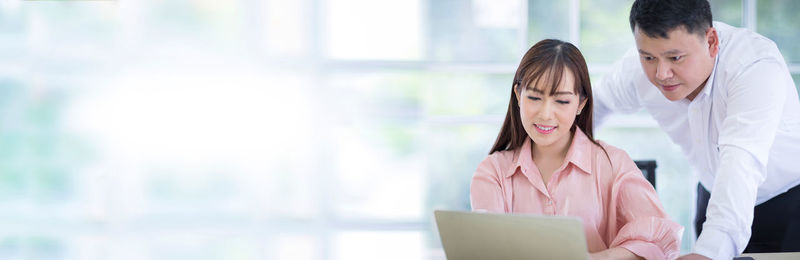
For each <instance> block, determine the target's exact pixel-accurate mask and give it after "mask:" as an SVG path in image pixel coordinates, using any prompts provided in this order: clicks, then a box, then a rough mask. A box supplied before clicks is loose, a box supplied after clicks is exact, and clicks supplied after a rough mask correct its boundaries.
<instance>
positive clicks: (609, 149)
mask: <svg viewBox="0 0 800 260" xmlns="http://www.w3.org/2000/svg"><path fill="white" fill-rule="evenodd" d="M597 143H598V144H599V145H600V147H602V149H594V151H595V152H594V155H595V156H596V158H602V160H598V161H607V162H609V163H610V166H611V171H612V172H618V171H620V170H626V169H627V168H630V167H631V166H632V165H635V163H634V162H633V159H631V157H630V155H628V153H627V152H625V150H622V149H621V148H619V147H616V146H613V145H611V144H608V143H606V142H604V141H602V140H597ZM633 167H635V166H633Z"/></svg>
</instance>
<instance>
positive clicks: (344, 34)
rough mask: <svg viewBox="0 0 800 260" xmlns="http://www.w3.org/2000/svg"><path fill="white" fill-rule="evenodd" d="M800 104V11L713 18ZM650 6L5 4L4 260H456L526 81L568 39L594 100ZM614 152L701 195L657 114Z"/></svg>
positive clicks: (689, 201)
mask: <svg viewBox="0 0 800 260" xmlns="http://www.w3.org/2000/svg"><path fill="white" fill-rule="evenodd" d="M711 3H712V8H713V12H714V15H715V17H716V18H717V20H721V21H724V22H727V23H729V24H732V25H735V26H742V27H747V28H750V29H752V30H756V31H758V32H760V33H762V34H764V35H766V36H767V37H769V38H771V39H773V40H774V41H775V42H776V44H777V45H778V47H779V48H780V49H781V51H782V52H783V55H784V57H785V58H786V61H787V62H788V63H789V64H790V65H789V66H790V70H791V72H792V73H793V77H794V80H795V83H797V84H800V49H798V47H797V45H796V44H793V43H796V42H797V41H798V34H796V33H795V31H796V30H795V29H793V28H797V26H798V25H800V18H798V17H797V16H796V15H795V14H794V11H795V10H797V9H798V8H799V6H797V5H798V4H797V3H796V2H795V1H789V0H787V1H778V0H758V1H756V0H744V1H739V0H729V1H711ZM630 4H631V1H612V0H603V1H581V0H570V1H544V0H502V1H497V0H492V1H489V0H412V1H398V0H381V1H368V0H299V1H289V0H267V1H255V0H236V1H214V0H200V1H194V0H191V1H190V0H175V1H155V0H143V1H10V0H9V1H0V47H1V48H0V50H2V51H0V258H2V259H387V258H389V259H443V258H444V255H443V252H442V250H441V245H440V243H439V241H438V236H437V235H436V232H435V226H434V223H433V214H432V211H433V210H434V209H452V210H469V183H470V178H471V176H472V174H473V173H474V171H475V169H476V167H477V165H478V163H479V162H480V161H481V160H482V159H483V158H485V156H486V155H487V153H488V151H489V148H490V147H491V145H492V144H493V142H494V139H495V137H496V135H497V132H498V131H499V128H500V124H501V123H502V120H503V117H504V113H505V110H506V108H507V105H508V100H509V97H510V94H511V92H510V91H511V90H510V87H511V81H512V77H513V73H514V72H515V69H516V66H517V63H518V62H519V59H520V58H521V57H522V55H523V54H524V52H525V51H526V50H527V48H529V47H530V46H531V45H532V44H533V43H535V42H537V41H539V40H541V39H545V38H558V39H562V40H566V41H570V42H572V43H574V44H576V45H577V46H578V47H579V48H580V49H581V50H582V51H583V54H584V55H585V56H586V59H587V61H588V63H589V69H590V72H591V74H592V75H591V76H592V80H593V81H595V82H596V81H597V80H599V79H600V78H602V76H603V75H604V74H605V73H606V72H607V71H608V70H609V68H610V67H611V65H612V64H613V62H614V61H615V60H616V59H617V58H619V57H620V56H621V55H622V54H623V53H624V52H625V51H626V50H628V48H630V47H632V46H633V38H632V35H631V33H630V29H629V26H628V23H627V13H628V11H629V8H630ZM597 137H598V138H599V139H601V140H604V141H606V142H608V143H610V144H613V145H615V146H618V147H621V148H623V149H625V150H626V151H627V152H628V153H629V154H630V155H631V156H632V157H633V158H634V159H654V160H657V162H658V169H657V174H658V187H657V190H658V193H659V196H660V197H661V199H662V202H663V203H664V206H665V207H666V210H667V212H668V213H669V215H670V217H671V218H672V219H673V220H675V221H677V222H678V223H680V224H682V225H684V226H685V227H687V230H686V232H685V233H684V239H683V244H682V247H681V249H682V251H683V252H687V251H688V250H690V248H691V244H692V242H693V240H694V239H693V234H692V232H691V227H690V226H691V223H692V222H691V217H692V208H693V207H694V198H693V197H692V196H691V194H693V191H694V185H695V183H696V180H694V177H693V176H694V175H693V174H692V172H691V171H692V170H691V169H690V167H689V166H688V164H687V162H686V159H685V158H684V156H683V154H682V152H681V151H680V149H679V148H678V147H677V146H676V145H674V144H672V143H671V141H670V140H669V138H668V137H667V136H666V135H665V134H664V133H663V132H662V131H661V130H660V129H659V128H658V126H657V125H656V123H655V122H654V121H652V119H650V118H649V117H648V116H647V115H646V114H645V113H644V112H640V113H636V114H633V115H624V116H615V117H613V118H610V119H609V120H608V121H607V122H606V125H605V127H604V128H603V129H602V130H600V131H599V133H598V134H597Z"/></svg>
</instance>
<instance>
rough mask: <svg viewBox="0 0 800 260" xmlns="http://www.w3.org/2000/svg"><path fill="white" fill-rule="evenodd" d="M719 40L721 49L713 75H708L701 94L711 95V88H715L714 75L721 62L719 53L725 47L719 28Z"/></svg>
mask: <svg viewBox="0 0 800 260" xmlns="http://www.w3.org/2000/svg"><path fill="white" fill-rule="evenodd" d="M717 41H719V44H718V45H717V46H718V48H719V50H718V51H717V56H716V57H714V69H712V70H711V75H710V76H708V80H707V81H706V84H705V85H704V86H703V90H702V91H700V94H701V95H707V96H710V95H711V89H712V88H714V75H716V74H717V64H719V53H720V52H722V47H724V46H723V42H722V35H720V30H717ZM698 96H700V95H698Z"/></svg>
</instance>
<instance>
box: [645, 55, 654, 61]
mask: <svg viewBox="0 0 800 260" xmlns="http://www.w3.org/2000/svg"><path fill="white" fill-rule="evenodd" d="M642 58H644V60H646V61H651V60H653V59H654V58H653V57H652V56H644V57H642Z"/></svg>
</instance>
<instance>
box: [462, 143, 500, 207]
mask: <svg viewBox="0 0 800 260" xmlns="http://www.w3.org/2000/svg"><path fill="white" fill-rule="evenodd" d="M495 157H496V155H489V156H487V157H486V159H484V160H483V161H482V162H481V163H480V164H479V165H478V169H477V170H476V171H475V174H474V175H473V176H472V184H470V188H469V198H470V204H471V205H472V210H473V211H481V212H493V213H506V212H507V210H506V207H505V200H504V198H503V189H502V187H501V177H500V176H501V175H502V173H501V172H500V169H502V167H500V165H498V162H497V160H496V158H495Z"/></svg>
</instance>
